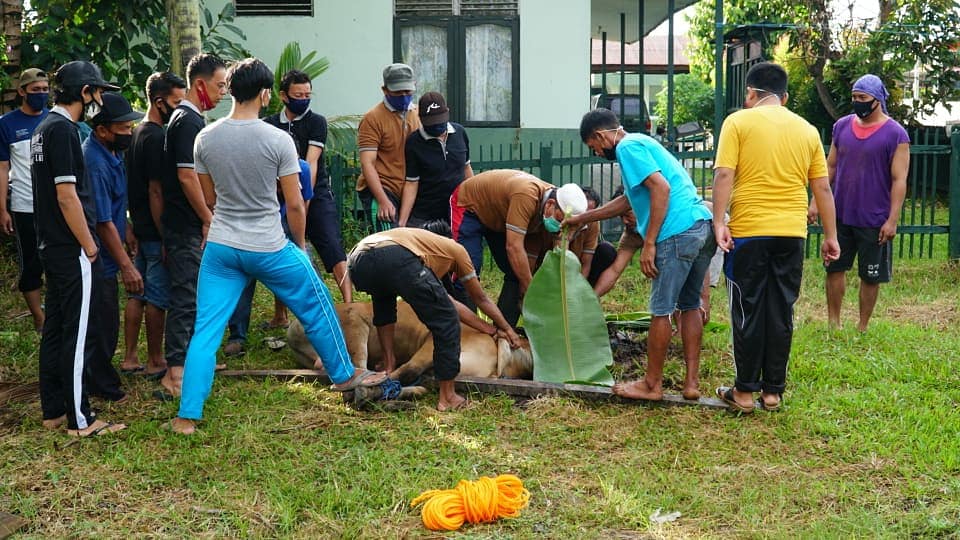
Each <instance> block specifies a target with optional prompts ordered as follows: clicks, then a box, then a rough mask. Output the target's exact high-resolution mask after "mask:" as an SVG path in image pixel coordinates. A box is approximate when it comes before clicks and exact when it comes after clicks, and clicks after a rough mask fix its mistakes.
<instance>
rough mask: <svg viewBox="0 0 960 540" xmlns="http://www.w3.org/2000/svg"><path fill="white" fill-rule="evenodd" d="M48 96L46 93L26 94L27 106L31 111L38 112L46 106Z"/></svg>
mask: <svg viewBox="0 0 960 540" xmlns="http://www.w3.org/2000/svg"><path fill="white" fill-rule="evenodd" d="M49 96H50V94H49V93H47V92H34V93H32V94H27V106H28V107H30V108H31V109H33V110H35V111H37V112H40V111H42V110H43V109H45V108H46V106H47V99H48V98H49Z"/></svg>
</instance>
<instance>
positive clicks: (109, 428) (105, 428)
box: [67, 422, 127, 439]
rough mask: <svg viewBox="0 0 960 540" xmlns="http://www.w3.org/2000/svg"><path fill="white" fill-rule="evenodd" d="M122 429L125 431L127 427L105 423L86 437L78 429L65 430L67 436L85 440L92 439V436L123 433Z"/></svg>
mask: <svg viewBox="0 0 960 540" xmlns="http://www.w3.org/2000/svg"><path fill="white" fill-rule="evenodd" d="M114 428H116V429H114ZM124 429H127V426H126V425H124V424H114V423H113V422H106V423H105V424H103V425H102V426H100V427H98V428H97V429H95V430H93V431H91V432H89V433H87V434H86V435H84V434H81V433H80V431H81V430H79V429H68V430H67V435H70V436H71V437H78V438H81V439H85V438H87V437H94V436H99V435H106V434H108V433H116V432H118V431H123V430H124Z"/></svg>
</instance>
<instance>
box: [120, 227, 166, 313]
mask: <svg viewBox="0 0 960 540" xmlns="http://www.w3.org/2000/svg"><path fill="white" fill-rule="evenodd" d="M133 264H134V265H136V267H137V271H138V272H140V276H141V277H143V295H138V294H131V295H130V298H136V299H137V300H142V301H144V302H146V303H148V304H152V305H154V306H157V307H158V308H160V309H162V310H164V311H166V310H167V309H169V308H170V276H169V274H167V266H166V265H165V264H164V263H163V244H162V243H161V242H140V247H139V248H138V249H137V258H136V259H134V261H133Z"/></svg>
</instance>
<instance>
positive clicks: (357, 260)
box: [348, 245, 460, 381]
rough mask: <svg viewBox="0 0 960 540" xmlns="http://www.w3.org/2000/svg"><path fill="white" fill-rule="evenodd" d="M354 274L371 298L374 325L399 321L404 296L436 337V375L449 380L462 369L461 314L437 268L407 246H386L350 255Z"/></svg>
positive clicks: (434, 365) (362, 289)
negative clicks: (443, 283)
mask: <svg viewBox="0 0 960 540" xmlns="http://www.w3.org/2000/svg"><path fill="white" fill-rule="evenodd" d="M348 265H349V267H350V279H351V280H352V281H353V285H354V286H355V287H356V288H357V290H358V291H363V292H366V293H369V294H370V296H371V297H372V298H373V325H374V326H376V327H378V328H379V327H381V326H386V325H388V324H392V323H395V322H396V321H397V296H400V298H403V299H404V300H405V301H406V302H407V303H408V304H410V307H411V308H413V312H414V313H416V314H417V318H418V319H420V322H422V323H423V324H424V326H426V327H427V329H429V330H430V335H431V336H433V374H434V376H435V377H436V378H437V380H438V381H450V380H453V379H455V378H456V377H457V374H458V373H460V319H459V317H458V316H457V309H456V308H455V307H454V306H453V302H451V301H450V297H449V296H447V291H446V290H445V289H444V288H443V285H441V284H440V280H439V279H437V276H436V275H434V273H433V271H431V270H430V269H429V268H427V267H426V266H424V265H423V262H421V261H420V259H419V258H418V257H417V256H416V255H414V254H413V253H411V252H410V251H409V250H408V249H407V248H404V247H401V246H398V245H388V246H384V247H377V248H373V249H371V250H369V251H364V252H359V253H354V254H352V255H351V257H350V259H349V262H348Z"/></svg>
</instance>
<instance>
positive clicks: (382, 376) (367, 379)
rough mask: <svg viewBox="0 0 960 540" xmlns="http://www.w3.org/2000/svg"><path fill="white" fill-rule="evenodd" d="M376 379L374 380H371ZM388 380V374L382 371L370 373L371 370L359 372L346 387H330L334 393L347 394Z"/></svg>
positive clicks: (333, 385)
mask: <svg viewBox="0 0 960 540" xmlns="http://www.w3.org/2000/svg"><path fill="white" fill-rule="evenodd" d="M371 379H374V380H371ZM385 380H387V374H386V373H384V372H382V371H370V370H369V369H362V370H359V372H358V373H357V375H356V377H354V378H353V379H351V380H350V382H349V384H347V385H346V386H337V385H335V384H332V385H330V390H332V391H333V392H347V391H350V390H354V389H356V388H358V387H361V386H367V387H370V386H377V385H379V384H381V383H382V382H383V381H385Z"/></svg>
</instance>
